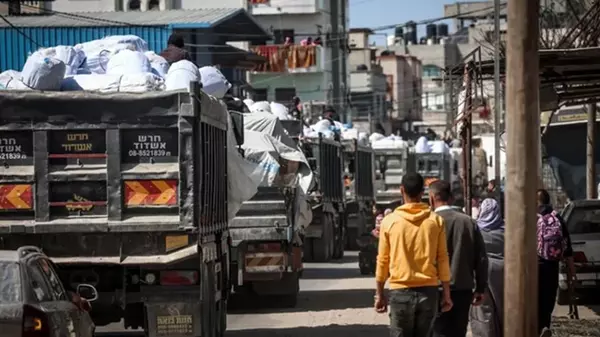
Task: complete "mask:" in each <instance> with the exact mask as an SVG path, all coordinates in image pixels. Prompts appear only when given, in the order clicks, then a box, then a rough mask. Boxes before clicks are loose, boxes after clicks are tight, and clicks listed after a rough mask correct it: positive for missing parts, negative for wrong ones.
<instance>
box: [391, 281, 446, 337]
mask: <svg viewBox="0 0 600 337" xmlns="http://www.w3.org/2000/svg"><path fill="white" fill-rule="evenodd" d="M389 304H390V337H428V336H430V334H431V332H432V328H433V322H434V320H435V318H436V315H437V314H438V312H439V308H440V306H439V291H438V287H420V288H406V289H394V290H391V291H390V296H389Z"/></svg>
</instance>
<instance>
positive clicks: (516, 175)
mask: <svg viewBox="0 0 600 337" xmlns="http://www.w3.org/2000/svg"><path fill="white" fill-rule="evenodd" d="M539 11H540V1H539V0H519V1H516V0H515V1H508V18H509V20H510V24H509V25H508V26H507V32H508V39H507V63H506V80H507V86H506V88H507V92H506V103H507V105H506V129H507V136H508V139H507V144H506V168H507V169H506V182H507V184H506V192H505V193H506V198H505V200H506V211H505V214H506V232H505V243H504V252H505V255H506V256H505V264H506V267H505V268H504V271H505V275H504V284H506V285H509V286H506V287H504V336H509V337H517V336H518V337H538V336H539V333H538V329H537V325H538V324H537V312H538V301H537V299H538V258H537V251H536V246H537V239H536V238H537V236H536V226H535V223H536V214H537V203H536V189H537V183H538V181H537V170H532V169H531V168H532V167H536V168H537V166H538V155H539V154H538V148H537V146H538V140H537V139H536V137H538V136H539V132H535V130H536V128H539V124H538V119H539V117H538V115H539V53H538V41H539V27H538V16H539Z"/></svg>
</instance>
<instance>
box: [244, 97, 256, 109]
mask: <svg viewBox="0 0 600 337" xmlns="http://www.w3.org/2000/svg"><path fill="white" fill-rule="evenodd" d="M244 104H246V107H247V108H248V109H250V107H251V106H252V104H254V101H253V100H251V99H250V98H246V99H245V100H244Z"/></svg>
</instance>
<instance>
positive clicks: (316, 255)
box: [311, 214, 334, 262]
mask: <svg viewBox="0 0 600 337" xmlns="http://www.w3.org/2000/svg"><path fill="white" fill-rule="evenodd" d="M322 216H323V220H322V224H321V226H322V228H323V232H322V234H321V237H320V238H313V239H312V240H311V241H312V257H313V258H312V259H311V260H312V261H314V262H327V261H329V260H331V257H332V255H333V249H334V242H333V240H334V236H333V223H331V221H330V219H329V217H328V216H327V215H326V214H323V215H322Z"/></svg>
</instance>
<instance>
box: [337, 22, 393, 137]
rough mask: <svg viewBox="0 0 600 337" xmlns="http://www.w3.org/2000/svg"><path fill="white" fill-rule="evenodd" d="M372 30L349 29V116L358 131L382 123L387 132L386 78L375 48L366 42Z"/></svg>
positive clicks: (374, 128) (378, 126)
mask: <svg viewBox="0 0 600 337" xmlns="http://www.w3.org/2000/svg"><path fill="white" fill-rule="evenodd" d="M372 33H373V32H372V31H371V30H370V29H367V28H352V29H350V31H349V32H348V41H349V46H350V54H349V55H348V68H349V72H350V104H351V116H352V118H351V120H352V123H353V124H354V125H355V127H357V128H359V130H361V131H365V132H370V131H375V130H376V129H378V128H380V127H383V129H384V130H385V131H387V132H388V133H389V132H391V124H390V116H389V115H388V113H387V112H388V107H387V102H386V96H387V94H388V88H387V78H386V75H385V74H384V73H383V68H382V67H381V65H380V64H379V62H378V60H377V53H376V52H377V49H376V48H374V47H371V46H370V45H369V36H370V35H371V34H372Z"/></svg>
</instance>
